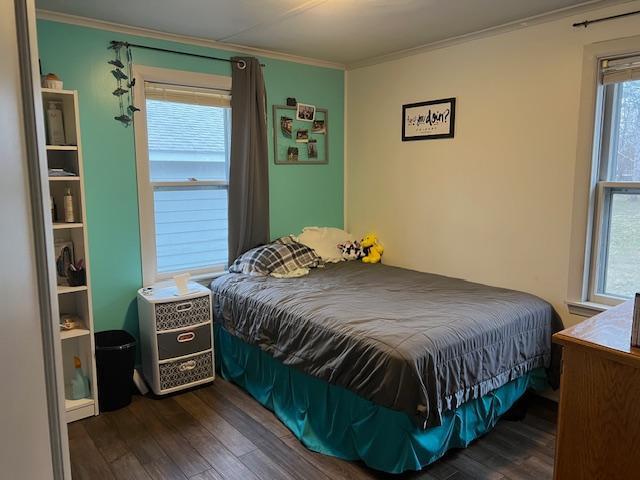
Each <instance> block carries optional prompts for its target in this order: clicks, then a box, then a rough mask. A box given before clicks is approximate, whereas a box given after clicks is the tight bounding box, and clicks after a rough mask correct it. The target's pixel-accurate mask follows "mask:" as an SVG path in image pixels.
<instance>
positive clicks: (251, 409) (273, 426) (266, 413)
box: [215, 382, 291, 438]
mask: <svg viewBox="0 0 640 480" xmlns="http://www.w3.org/2000/svg"><path fill="white" fill-rule="evenodd" d="M215 388H216V389H217V390H218V391H219V392H221V393H222V395H224V396H225V397H227V398H228V399H229V400H230V401H231V402H233V403H234V404H235V405H237V406H238V407H239V408H241V409H242V410H243V411H244V412H245V413H246V414H247V415H249V416H250V417H251V418H253V419H254V420H256V421H257V422H259V423H261V424H262V425H264V426H265V427H267V428H268V429H269V430H270V431H271V432H272V433H273V434H274V435H276V436H277V437H280V438H282V437H287V436H289V435H291V431H290V430H289V429H288V428H287V427H285V426H284V425H283V424H282V422H280V420H278V417H276V416H275V414H274V413H273V412H272V411H270V410H269V409H268V408H264V407H263V406H262V405H260V403H259V402H257V401H256V400H255V399H254V398H253V397H252V396H251V395H249V393H247V392H245V391H244V390H242V389H241V388H240V387H238V386H237V385H234V384H233V383H231V382H217V383H216V384H215Z"/></svg>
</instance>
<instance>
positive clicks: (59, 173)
mask: <svg viewBox="0 0 640 480" xmlns="http://www.w3.org/2000/svg"><path fill="white" fill-rule="evenodd" d="M49 176H50V177H75V176H76V174H75V173H73V172H67V171H66V170H65V169H64V168H50V169H49Z"/></svg>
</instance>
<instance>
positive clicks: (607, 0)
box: [346, 0, 636, 70]
mask: <svg viewBox="0 0 640 480" xmlns="http://www.w3.org/2000/svg"><path fill="white" fill-rule="evenodd" d="M634 1H636V0H589V1H586V2H583V3H580V4H578V5H572V6H570V7H565V8H560V9H557V10H552V11H550V12H547V13H541V14H539V15H534V16H531V17H526V18H522V19H519V20H514V21H513V22H508V23H504V24H502V25H497V26H495V27H489V28H485V29H483V30H478V31H476V32H470V33H465V34H463V35H457V36H455V37H451V38H447V39H444V40H438V41H436V42H431V43H426V44H424V45H419V46H417V47H411V48H406V49H404V50H398V51H396V52H392V53H387V54H384V55H378V56H375V57H370V58H367V59H364V60H360V61H357V62H353V63H350V64H348V65H347V67H346V68H347V70H354V69H357V68H362V67H368V66H372V65H377V64H380V63H385V62H389V61H392V60H399V59H402V58H406V57H411V56H414V55H419V54H421V53H425V52H429V51H432V50H438V49H441V48H447V47H452V46H454V45H459V44H461V43H467V42H471V41H473V40H478V39H481V38H487V37H493V36H496V35H501V34H503V33H508V32H512V31H514V30H520V29H523V28H528V27H531V26H534V25H540V24H542V23H548V22H552V21H554V20H560V19H562V18H567V17H570V16H573V15H577V14H579V13H586V12H591V11H594V10H602V9H604V8H607V7H611V6H614V5H620V4H624V3H633V2H634Z"/></svg>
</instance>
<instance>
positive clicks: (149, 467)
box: [144, 457, 187, 480]
mask: <svg viewBox="0 0 640 480" xmlns="http://www.w3.org/2000/svg"><path fill="white" fill-rule="evenodd" d="M144 469H145V470H146V471H147V473H148V474H149V476H150V477H151V478H152V479H153V480H185V479H186V478H187V477H186V475H185V474H184V473H183V472H182V470H180V468H179V467H178V465H176V464H175V463H174V462H173V461H172V460H171V459H170V458H169V457H164V458H160V459H156V460H153V461H152V462H149V463H147V464H146V465H144Z"/></svg>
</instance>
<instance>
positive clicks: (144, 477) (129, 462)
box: [110, 452, 151, 480]
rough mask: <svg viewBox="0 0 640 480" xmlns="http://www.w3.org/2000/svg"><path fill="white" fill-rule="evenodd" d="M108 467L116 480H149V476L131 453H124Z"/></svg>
mask: <svg viewBox="0 0 640 480" xmlns="http://www.w3.org/2000/svg"><path fill="white" fill-rule="evenodd" d="M110 466H111V470H112V471H113V474H114V475H115V477H116V478H117V479H118V480H151V476H150V475H149V474H148V473H147V471H146V470H145V468H144V467H143V466H142V464H141V463H140V461H139V460H138V458H137V457H136V456H135V455H134V454H133V453H130V452H127V453H125V454H124V455H122V456H121V457H119V458H118V459H116V460H114V461H113V462H111V465H110Z"/></svg>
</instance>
